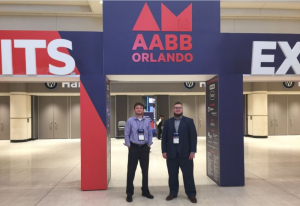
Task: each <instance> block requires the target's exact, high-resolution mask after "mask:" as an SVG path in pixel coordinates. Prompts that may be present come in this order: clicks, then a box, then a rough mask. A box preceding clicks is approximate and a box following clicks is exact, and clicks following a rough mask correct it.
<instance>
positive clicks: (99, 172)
mask: <svg viewBox="0 0 300 206" xmlns="http://www.w3.org/2000/svg"><path fill="white" fill-rule="evenodd" d="M80 113H81V114H80V115H81V116H80V120H81V123H80V124H81V190H105V189H107V151H106V142H107V140H106V128H105V126H104V124H103V122H102V120H101V118H100V116H99V115H98V113H97V111H96V109H95V107H94V105H93V103H92V101H91V99H90V97H89V95H88V93H87V92H86V90H85V88H84V85H83V84H82V83H81V85H80Z"/></svg>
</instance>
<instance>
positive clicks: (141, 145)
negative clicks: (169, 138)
mask: <svg viewBox="0 0 300 206" xmlns="http://www.w3.org/2000/svg"><path fill="white" fill-rule="evenodd" d="M130 145H133V146H138V147H143V146H145V145H147V143H146V144H135V143H133V142H130Z"/></svg>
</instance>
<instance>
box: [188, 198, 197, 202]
mask: <svg viewBox="0 0 300 206" xmlns="http://www.w3.org/2000/svg"><path fill="white" fill-rule="evenodd" d="M189 199H190V201H191V202H192V203H197V198H196V197H189Z"/></svg>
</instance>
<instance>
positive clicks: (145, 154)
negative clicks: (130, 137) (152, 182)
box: [126, 143, 150, 196]
mask: <svg viewBox="0 0 300 206" xmlns="http://www.w3.org/2000/svg"><path fill="white" fill-rule="evenodd" d="M149 152H150V147H148V145H147V144H145V145H143V146H141V147H140V146H138V145H136V144H133V143H131V146H130V147H129V153H128V165H127V187H126V193H127V195H129V196H132V195H133V194H134V186H133V180H134V176H135V171H136V167H137V164H138V161H140V166H141V169H142V175H143V181H142V192H143V193H148V192H149V188H148V168H149Z"/></svg>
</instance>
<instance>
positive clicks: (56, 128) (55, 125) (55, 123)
mask: <svg viewBox="0 0 300 206" xmlns="http://www.w3.org/2000/svg"><path fill="white" fill-rule="evenodd" d="M54 126H55V129H56V130H57V124H56V122H54Z"/></svg>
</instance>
